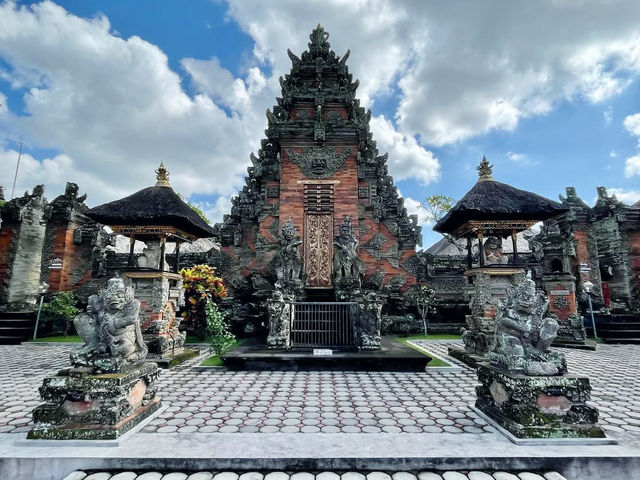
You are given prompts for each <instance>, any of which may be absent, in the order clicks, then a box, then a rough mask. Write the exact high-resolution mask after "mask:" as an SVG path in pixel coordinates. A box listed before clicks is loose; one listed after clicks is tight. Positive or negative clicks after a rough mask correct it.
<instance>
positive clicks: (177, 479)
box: [62, 470, 567, 480]
mask: <svg viewBox="0 0 640 480" xmlns="http://www.w3.org/2000/svg"><path fill="white" fill-rule="evenodd" d="M513 478H516V479H517V480H521V479H527V480H567V479H566V478H565V477H564V476H562V475H560V474H559V473H558V472H535V473H534V472H530V471H508V472H506V471H499V472H494V471H488V470H471V471H469V470H463V471H459V470H446V471H442V470H439V471H435V470H429V471H419V472H406V471H398V472H379V471H373V472H372V471H367V470H365V471H348V472H343V471H340V472H331V471H324V472H304V471H301V472H257V471H254V472H242V471H240V472H215V473H214V472H209V471H199V472H159V471H155V472H154V471H150V472H142V471H140V472H134V471H128V472H122V471H120V472H115V471H114V472H108V471H99V472H91V471H86V472H85V471H82V470H76V471H75V472H72V473H70V474H69V475H67V476H66V477H64V479H62V480H297V479H299V480H394V479H397V480H442V479H445V480H446V479H456V480H474V479H486V480H489V479H494V480H503V479H513Z"/></svg>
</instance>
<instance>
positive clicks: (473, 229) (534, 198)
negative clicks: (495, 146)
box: [433, 157, 567, 265]
mask: <svg viewBox="0 0 640 480" xmlns="http://www.w3.org/2000/svg"><path fill="white" fill-rule="evenodd" d="M492 169H493V166H492V165H490V164H489V162H488V161H487V159H486V157H482V161H481V162H480V165H479V166H478V173H479V178H478V181H477V182H476V184H475V185H474V186H473V188H472V189H471V190H469V191H468V192H467V193H466V195H465V196H464V197H462V199H461V200H460V201H459V202H458V203H456V204H455V205H454V206H453V208H452V209H451V210H449V212H447V214H446V215H445V216H444V217H442V218H441V219H440V220H439V221H438V222H437V223H436V224H435V226H434V227H433V229H434V230H435V231H436V232H439V233H444V234H449V235H451V236H453V237H455V238H461V237H465V238H467V245H468V251H469V252H470V251H471V241H472V239H473V238H478V240H479V242H480V243H482V239H483V237H484V236H493V237H501V238H506V237H508V236H511V237H512V239H514V261H515V259H516V258H517V250H516V249H515V235H516V233H518V232H520V231H523V230H526V229H527V228H530V227H531V226H532V225H534V224H535V223H537V222H540V221H542V220H546V219H548V218H551V217H554V216H556V215H559V214H561V213H564V212H566V211H567V208H566V207H564V206H563V205H561V204H560V203H557V202H554V201H552V200H549V199H547V198H544V197H542V196H540V195H537V194H535V193H532V192H527V191H525V190H520V189H518V188H515V187H512V186H511V185H507V184H506V183H501V182H497V181H496V180H494V178H493V176H492ZM480 264H481V265H483V258H482V255H480Z"/></svg>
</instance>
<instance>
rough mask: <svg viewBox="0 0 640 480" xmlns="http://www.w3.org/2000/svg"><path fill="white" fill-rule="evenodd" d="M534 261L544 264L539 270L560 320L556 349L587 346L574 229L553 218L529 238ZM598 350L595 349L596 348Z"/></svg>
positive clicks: (540, 277) (550, 309)
mask: <svg viewBox="0 0 640 480" xmlns="http://www.w3.org/2000/svg"><path fill="white" fill-rule="evenodd" d="M528 241H529V245H530V248H531V251H532V252H533V254H534V260H536V261H538V262H540V265H539V266H536V267H534V270H538V271H537V272H536V273H537V277H538V278H539V279H540V282H541V284H542V288H543V289H544V291H545V292H546V294H547V295H548V296H549V315H550V316H552V317H553V318H555V319H556V320H557V321H558V325H559V329H558V336H557V337H556V340H555V342H554V345H555V346H563V347H587V346H589V345H588V344H587V342H586V339H587V332H586V331H585V328H584V325H583V318H582V316H581V315H580V314H579V313H578V306H577V301H576V277H575V276H573V275H572V274H571V270H572V266H573V265H575V264H576V260H575V257H576V244H575V240H574V238H573V234H572V232H571V231H570V230H568V229H565V231H562V230H561V225H560V224H559V223H558V222H557V221H556V220H555V219H551V220H549V221H547V222H546V224H545V225H543V226H542V228H541V230H540V233H539V234H538V235H536V236H532V237H529V238H528ZM592 348H595V347H592Z"/></svg>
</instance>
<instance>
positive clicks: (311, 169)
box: [287, 147, 352, 178]
mask: <svg viewBox="0 0 640 480" xmlns="http://www.w3.org/2000/svg"><path fill="white" fill-rule="evenodd" d="M351 152H352V150H351V149H350V148H345V149H342V151H340V152H338V151H337V150H336V149H335V148H333V147H305V148H303V149H302V151H301V152H297V151H296V150H294V149H293V148H288V149H287V154H288V155H289V157H290V158H291V161H293V163H295V164H296V165H298V166H299V167H300V169H301V170H302V172H303V173H304V174H305V175H306V176H307V177H309V178H330V177H332V176H333V174H334V173H336V172H337V171H338V170H340V168H342V166H343V165H344V162H345V161H346V160H347V158H348V157H349V155H351Z"/></svg>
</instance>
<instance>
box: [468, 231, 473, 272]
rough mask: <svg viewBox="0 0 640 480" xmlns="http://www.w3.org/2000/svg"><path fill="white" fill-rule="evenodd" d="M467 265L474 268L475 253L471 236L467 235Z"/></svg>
mask: <svg viewBox="0 0 640 480" xmlns="http://www.w3.org/2000/svg"><path fill="white" fill-rule="evenodd" d="M467 267H468V268H469V269H471V268H473V255H472V254H471V237H470V236H469V237H467Z"/></svg>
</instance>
